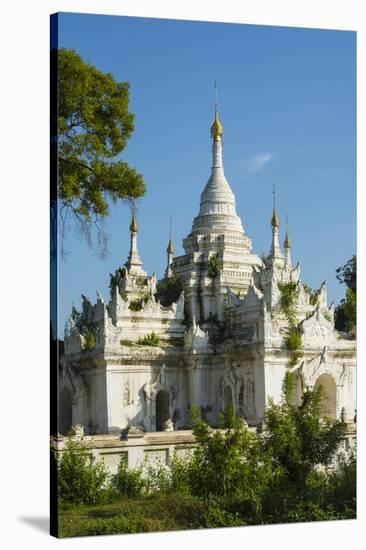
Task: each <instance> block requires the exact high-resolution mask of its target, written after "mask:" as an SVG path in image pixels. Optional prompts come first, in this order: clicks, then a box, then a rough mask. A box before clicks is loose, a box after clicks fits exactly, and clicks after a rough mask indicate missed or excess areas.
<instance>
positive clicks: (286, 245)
mask: <svg viewBox="0 0 366 550" xmlns="http://www.w3.org/2000/svg"><path fill="white" fill-rule="evenodd" d="M283 246H284V249H285V263H286V265H287V266H288V267H291V241H290V239H289V236H288V217H287V215H286V235H285V241H284V243H283Z"/></svg>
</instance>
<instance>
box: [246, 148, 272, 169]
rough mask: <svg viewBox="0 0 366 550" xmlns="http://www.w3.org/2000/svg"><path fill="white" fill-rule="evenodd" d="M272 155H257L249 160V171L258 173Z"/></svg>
mask: <svg viewBox="0 0 366 550" xmlns="http://www.w3.org/2000/svg"><path fill="white" fill-rule="evenodd" d="M273 156H274V155H273V153H258V154H257V155H254V156H253V157H252V158H250V159H249V162H248V167H249V171H250V172H252V173H254V172H259V170H262V168H263V167H264V166H265V165H266V164H267V163H268V162H270V161H271V160H272V159H273Z"/></svg>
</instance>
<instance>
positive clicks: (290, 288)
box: [278, 281, 303, 366]
mask: <svg viewBox="0 0 366 550" xmlns="http://www.w3.org/2000/svg"><path fill="white" fill-rule="evenodd" d="M278 289H279V291H280V293H281V296H280V308H281V311H282V313H284V314H285V316H286V319H287V322H288V329H287V334H286V336H285V338H284V343H285V346H286V349H288V351H289V352H290V366H293V365H296V363H297V361H298V360H299V359H300V357H302V355H303V354H302V352H301V351H300V350H301V347H302V330H301V328H300V327H299V325H298V323H297V318H296V314H297V301H298V297H299V286H298V285H297V284H296V283H294V282H291V281H289V282H287V283H281V282H279V283H278Z"/></svg>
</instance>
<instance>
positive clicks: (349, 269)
mask: <svg viewBox="0 0 366 550" xmlns="http://www.w3.org/2000/svg"><path fill="white" fill-rule="evenodd" d="M336 277H337V279H338V281H339V282H340V283H342V284H345V285H346V286H347V288H350V289H351V290H353V292H356V291H357V261H356V255H355V254H354V255H353V256H352V258H351V259H350V260H348V262H346V263H345V264H344V265H343V266H341V267H338V268H337V269H336Z"/></svg>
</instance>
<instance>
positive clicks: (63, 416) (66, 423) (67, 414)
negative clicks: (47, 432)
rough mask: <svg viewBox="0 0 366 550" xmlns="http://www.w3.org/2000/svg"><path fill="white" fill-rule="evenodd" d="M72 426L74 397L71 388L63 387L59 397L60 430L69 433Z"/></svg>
mask: <svg viewBox="0 0 366 550" xmlns="http://www.w3.org/2000/svg"><path fill="white" fill-rule="evenodd" d="M71 426H72V398H71V392H70V390H69V388H67V387H66V386H65V387H64V388H63V389H62V391H61V393H60V399H59V432H60V433H61V434H62V435H67V434H68V433H69V431H70V429H71Z"/></svg>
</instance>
